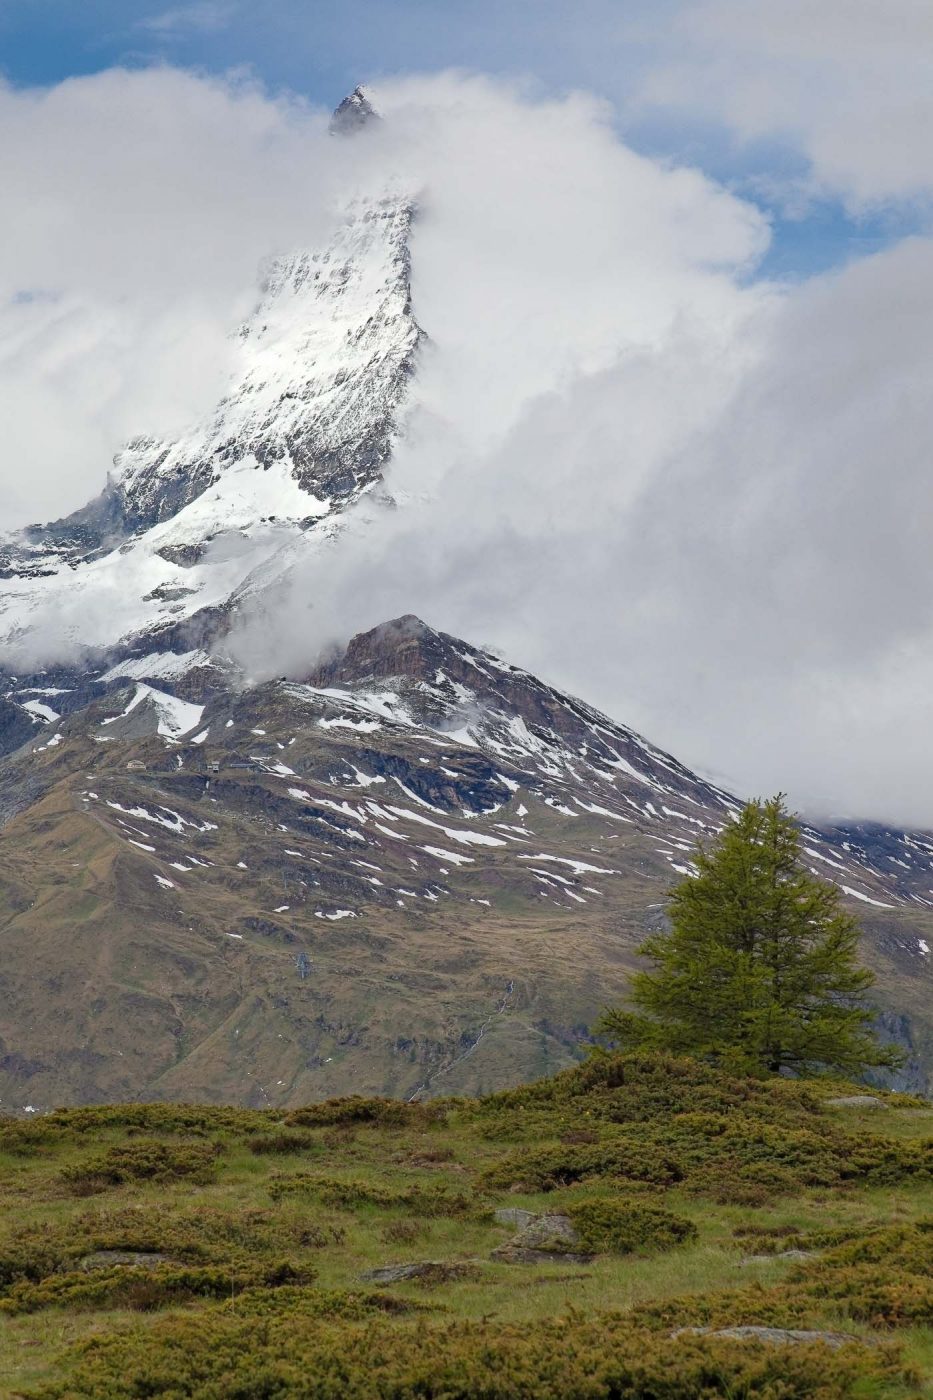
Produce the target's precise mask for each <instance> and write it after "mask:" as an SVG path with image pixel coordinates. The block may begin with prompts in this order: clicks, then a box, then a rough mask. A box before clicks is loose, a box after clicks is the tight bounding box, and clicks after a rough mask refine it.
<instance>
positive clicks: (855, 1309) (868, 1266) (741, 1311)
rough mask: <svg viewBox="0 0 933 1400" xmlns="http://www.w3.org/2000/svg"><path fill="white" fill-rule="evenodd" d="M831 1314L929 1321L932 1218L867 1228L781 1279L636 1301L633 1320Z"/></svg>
mask: <svg viewBox="0 0 933 1400" xmlns="http://www.w3.org/2000/svg"><path fill="white" fill-rule="evenodd" d="M827 1313H829V1314H830V1315H831V1316H832V1317H834V1318H835V1319H836V1322H837V1323H839V1324H842V1325H845V1324H846V1323H847V1322H853V1321H854V1322H864V1323H868V1324H869V1325H870V1326H872V1327H906V1326H912V1325H914V1324H929V1322H930V1319H931V1318H933V1225H931V1223H930V1222H923V1223H921V1224H919V1225H904V1226H896V1227H893V1228H890V1229H880V1230H873V1231H871V1232H869V1233H867V1234H865V1235H863V1236H862V1237H861V1238H859V1239H856V1240H850V1241H849V1242H847V1243H845V1244H841V1245H839V1246H837V1247H836V1248H834V1249H830V1250H828V1251H827V1252H826V1253H825V1254H823V1255H821V1256H820V1257H819V1258H815V1259H812V1260H806V1261H803V1262H801V1263H800V1264H799V1265H798V1266H797V1267H796V1268H795V1269H793V1270H792V1271H791V1273H790V1274H789V1275H788V1278H787V1280H786V1281H785V1282H783V1283H779V1284H776V1285H774V1286H773V1287H770V1288H763V1287H761V1286H758V1285H753V1286H751V1287H749V1288H743V1289H731V1290H727V1291H724V1292H713V1293H702V1294H690V1295H689V1296H686V1297H682V1298H669V1299H665V1300H664V1301H662V1302H656V1303H646V1304H642V1305H640V1306H639V1307H637V1308H636V1309H635V1310H634V1314H633V1316H634V1318H635V1320H636V1321H637V1322H638V1323H641V1324H644V1325H647V1326H652V1327H655V1328H657V1329H659V1330H667V1329H671V1328H676V1327H691V1326H703V1327H707V1326H710V1327H728V1326H743V1325H749V1324H750V1325H755V1324H760V1325H763V1326H768V1327H816V1328H820V1327H824V1326H825V1325H826V1324H825V1318H826V1315H827Z"/></svg>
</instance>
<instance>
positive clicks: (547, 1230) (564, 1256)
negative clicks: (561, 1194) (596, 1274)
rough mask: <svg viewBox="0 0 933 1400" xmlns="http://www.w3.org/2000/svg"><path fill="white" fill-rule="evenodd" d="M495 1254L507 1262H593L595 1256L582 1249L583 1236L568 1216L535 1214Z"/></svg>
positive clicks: (494, 1257)
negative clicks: (581, 1237)
mask: <svg viewBox="0 0 933 1400" xmlns="http://www.w3.org/2000/svg"><path fill="white" fill-rule="evenodd" d="M527 1213H528V1212H525V1211H521V1212H516V1214H522V1215H525V1214H527ZM516 1223H517V1222H516ZM492 1257H493V1259H499V1260H501V1261H502V1262H504V1263H506V1264H589V1263H590V1261H591V1260H592V1258H593V1256H592V1254H590V1253H587V1252H586V1251H585V1250H582V1249H581V1248H580V1236H579V1235H578V1234H577V1232H576V1230H575V1229H574V1227H573V1223H572V1221H571V1220H570V1217H569V1216H567V1215H532V1216H531V1219H530V1220H527V1221H526V1222H525V1224H524V1225H523V1226H522V1228H521V1229H520V1230H519V1232H518V1234H517V1235H515V1236H513V1238H512V1239H510V1240H508V1241H507V1242H506V1243H505V1244H500V1245H499V1247H498V1249H494V1250H493V1252H492Z"/></svg>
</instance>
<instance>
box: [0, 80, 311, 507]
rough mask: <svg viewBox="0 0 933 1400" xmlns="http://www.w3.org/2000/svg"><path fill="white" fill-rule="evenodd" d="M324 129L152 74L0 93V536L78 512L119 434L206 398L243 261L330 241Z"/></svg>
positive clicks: (246, 275) (250, 284)
mask: <svg viewBox="0 0 933 1400" xmlns="http://www.w3.org/2000/svg"><path fill="white" fill-rule="evenodd" d="M325 131H326V119H325V115H324V114H323V113H319V112H315V111H313V110H312V109H310V108H308V107H307V105H306V104H304V103H302V102H300V101H298V100H297V99H294V100H291V99H285V98H282V99H278V100H270V99H269V98H268V97H266V96H265V95H264V94H263V93H262V92H261V91H260V90H259V89H258V88H257V87H255V86H254V85H252V84H251V83H249V82H246V81H233V82H220V81H215V80H210V79H205V78H198V77H195V76H193V75H190V74H185V73H182V72H179V71H177V70H175V69H171V68H156V69H151V70H148V71H146V72H134V73H130V72H126V71H123V70H113V71H108V72H105V73H101V74H98V75H95V76H94V77H91V78H81V79H74V80H71V81H68V82H65V83H62V84H60V85H59V86H57V87H54V88H51V89H48V90H35V91H16V90H13V89H11V88H9V87H5V86H2V85H0V133H2V139H0V186H2V188H3V219H2V221H0V369H2V373H0V412H2V416H3V422H4V462H5V465H4V470H3V473H2V476H0V512H2V515H3V518H4V521H5V523H7V524H9V525H13V524H21V523H25V521H26V519H28V518H36V516H40V517H48V516H49V515H58V514H62V513H64V512H65V511H67V510H70V509H73V508H75V507H77V506H78V505H80V504H83V502H84V500H85V499H86V498H87V496H88V495H89V494H90V493H92V492H96V491H97V490H99V489H100V487H101V486H102V485H103V482H104V478H105V475H106V471H107V468H108V466H109V462H110V458H111V457H112V455H113V453H114V452H115V451H117V450H118V448H119V447H120V445H121V444H122V442H123V440H124V439H125V438H126V437H127V436H128V435H130V434H133V433H138V432H146V431H154V432H166V431H171V430H172V429H173V428H177V427H179V426H181V424H183V423H184V422H186V421H187V420H188V419H189V418H190V417H191V416H192V414H195V413H197V412H200V411H201V410H202V409H203V408H204V406H205V404H206V403H210V401H211V399H212V398H213V397H214V396H215V394H216V392H217V390H218V387H219V385H220V383H221V382H222V377H223V372H224V367H225V364H226V356H227V343H226V337H227V335H228V333H229V332H230V331H231V330H232V329H233V327H234V326H235V325H236V321H237V318H238V316H239V315H241V314H243V313H244V312H246V311H247V310H248V309H249V307H250V306H251V305H252V302H253V300H254V298H255V288H256V280H257V264H258V262H259V260H260V259H261V258H262V257H264V256H266V255H268V254H271V253H275V252H278V251H282V250H287V249H290V248H292V247H294V246H296V245H304V244H305V243H306V242H307V241H308V240H309V239H310V240H312V241H314V240H316V239H318V238H321V237H323V236H325V235H326V230H327V228H328V227H329V226H330V225H329V218H330V212H329V209H328V202H329V192H330V190H331V189H332V185H333V180H334V179H337V178H339V169H338V168H337V165H336V162H335V161H334V159H333V156H332V153H331V150H330V147H329V146H328V143H327V141H326V140H325V139H324V134H325ZM328 162H330V163H328ZM21 483H28V487H22V486H21ZM24 498H25V499H24ZM17 500H19V501H20V505H19V506H17V505H16V501H17Z"/></svg>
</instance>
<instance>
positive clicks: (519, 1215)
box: [493, 1206, 538, 1229]
mask: <svg viewBox="0 0 933 1400" xmlns="http://www.w3.org/2000/svg"><path fill="white" fill-rule="evenodd" d="M493 1215H494V1217H495V1219H496V1220H497V1222H498V1223H499V1224H500V1225H516V1226H517V1227H518V1228H519V1229H521V1228H522V1227H523V1226H525V1225H530V1224H531V1222H532V1220H537V1218H538V1212H537V1211H534V1210H520V1209H519V1207H518V1206H500V1207H499V1209H498V1210H495V1211H493Z"/></svg>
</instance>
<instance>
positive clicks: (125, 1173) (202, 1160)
mask: <svg viewBox="0 0 933 1400" xmlns="http://www.w3.org/2000/svg"><path fill="white" fill-rule="evenodd" d="M218 1152H219V1148H218V1147H217V1146H216V1144H214V1143H200V1142H194V1143H184V1144H179V1145H178V1146H169V1145H168V1144H166V1143H164V1142H158V1141H156V1140H149V1139H145V1140H140V1141H138V1142H128V1143H125V1144H121V1145H120V1146H118V1147H110V1148H108V1149H107V1151H106V1152H103V1153H101V1154H100V1155H99V1156H97V1157H91V1158H89V1159H88V1160H86V1161H84V1162H79V1163H77V1164H75V1165H74V1166H68V1167H64V1168H63V1169H62V1171H61V1173H60V1179H61V1180H62V1181H63V1182H64V1183H65V1185H66V1186H67V1187H68V1188H69V1190H70V1191H71V1193H72V1194H73V1195H76V1196H78V1195H85V1194H93V1193H94V1192H95V1191H103V1190H106V1189H107V1188H108V1187H111V1186H122V1185H123V1184H124V1183H125V1182H128V1181H155V1182H167V1181H182V1180H184V1181H190V1182H193V1183H195V1184H201V1185H206V1184H207V1183H208V1182H210V1181H212V1180H213V1179H214V1175H215V1170H216V1158H217V1155H218Z"/></svg>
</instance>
